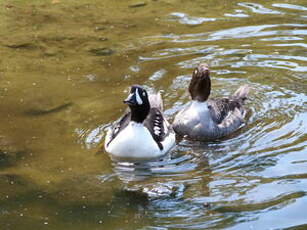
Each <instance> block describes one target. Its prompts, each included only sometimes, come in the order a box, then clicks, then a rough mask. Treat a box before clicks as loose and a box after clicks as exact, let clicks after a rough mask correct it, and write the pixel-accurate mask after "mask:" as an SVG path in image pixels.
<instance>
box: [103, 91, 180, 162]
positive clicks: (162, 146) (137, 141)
mask: <svg viewBox="0 0 307 230" xmlns="http://www.w3.org/2000/svg"><path fill="white" fill-rule="evenodd" d="M124 103H125V104H127V105H128V106H129V109H128V110H127V111H126V112H125V113H124V115H123V116H122V117H121V118H119V119H118V120H117V121H115V122H114V123H113V125H112V126H111V128H110V129H109V130H108V132H107V135H106V139H105V150H106V151H107V152H108V153H110V154H111V156H113V157H115V158H117V159H118V158H119V159H135V160H145V159H152V158H156V157H160V156H163V155H164V154H166V153H167V152H168V151H169V150H170V149H171V148H172V147H173V146H174V145H175V133H174V130H173V129H172V127H171V126H170V125H169V123H168V122H167V120H166V119H165V118H164V117H163V114H162V107H163V104H162V98H161V95H160V94H159V93H157V94H152V95H148V94H147V92H146V90H145V89H144V88H142V87H141V86H138V85H134V86H132V87H131V89H130V94H129V96H128V97H127V99H126V100H124Z"/></svg>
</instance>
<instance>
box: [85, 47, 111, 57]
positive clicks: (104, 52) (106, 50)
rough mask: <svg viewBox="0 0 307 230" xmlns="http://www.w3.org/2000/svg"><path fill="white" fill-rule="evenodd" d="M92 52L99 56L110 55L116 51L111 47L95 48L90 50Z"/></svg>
mask: <svg viewBox="0 0 307 230" xmlns="http://www.w3.org/2000/svg"><path fill="white" fill-rule="evenodd" d="M89 51H90V52H91V53H92V54H95V55H97V56H109V55H112V54H113V53H114V51H113V50H112V49H110V48H106V47H103V48H94V49H90V50H89Z"/></svg>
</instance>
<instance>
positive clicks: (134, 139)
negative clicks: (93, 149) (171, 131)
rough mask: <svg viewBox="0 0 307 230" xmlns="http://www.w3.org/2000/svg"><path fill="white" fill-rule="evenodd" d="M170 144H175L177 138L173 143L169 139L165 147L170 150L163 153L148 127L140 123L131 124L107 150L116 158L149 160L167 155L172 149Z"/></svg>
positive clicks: (164, 150) (165, 149)
mask: <svg viewBox="0 0 307 230" xmlns="http://www.w3.org/2000/svg"><path fill="white" fill-rule="evenodd" d="M170 142H173V143H175V136H174V139H173V141H172V140H169V139H168V140H167V143H165V144H166V145H167V146H165V147H167V148H168V149H167V148H164V149H163V151H161V150H160V149H159V147H158V145H157V143H156V142H155V140H154V139H153V138H152V136H151V134H150V132H149V130H148V129H147V128H146V127H144V126H143V125H142V124H139V123H135V122H130V123H129V124H128V126H127V127H126V128H125V129H123V130H122V131H121V132H120V133H119V134H118V135H117V136H116V137H115V139H114V140H112V141H111V143H110V144H109V145H108V146H105V148H106V151H107V152H108V153H110V154H111V155H114V156H115V157H119V158H141V159H143V158H144V159H146V158H147V159H148V158H155V157H159V156H162V155H163V154H165V153H166V151H168V150H169V149H170V148H171V147H172V145H170ZM162 144H163V143H162Z"/></svg>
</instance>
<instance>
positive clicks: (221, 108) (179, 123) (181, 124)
mask: <svg viewBox="0 0 307 230" xmlns="http://www.w3.org/2000/svg"><path fill="white" fill-rule="evenodd" d="M210 90H211V80H210V76H209V68H208V66H207V64H200V65H199V66H198V67H197V68H195V70H194V72H193V74H192V79H191V82H190V85H189V92H190V95H191V97H192V102H190V103H189V104H188V105H186V106H185V108H184V109H182V110H181V111H180V112H179V113H178V114H177V115H176V117H175V119H174V123H173V128H174V130H175V132H176V133H177V134H179V135H181V136H186V137H188V138H190V139H194V140H213V139H216V138H220V137H223V136H226V135H228V134H230V133H232V132H234V131H235V130H237V129H238V128H239V127H240V126H241V125H242V124H243V122H244V117H245V114H246V110H245V109H244V108H243V103H244V101H245V99H246V98H247V94H248V92H249V87H248V86H247V85H244V86H241V87H240V88H239V89H238V90H237V91H236V92H235V93H234V94H233V95H232V96H230V97H228V98H219V99H209V100H208V97H209V95H210Z"/></svg>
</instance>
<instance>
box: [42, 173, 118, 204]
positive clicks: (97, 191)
mask: <svg viewBox="0 0 307 230" xmlns="http://www.w3.org/2000/svg"><path fill="white" fill-rule="evenodd" d="M118 187H119V185H118V183H117V181H116V180H113V179H111V178H107V179H101V178H99V177H96V176H90V175H84V176H73V177H69V178H66V179H64V180H62V181H60V182H59V183H55V184H52V186H51V187H50V188H46V191H47V193H48V195H49V196H50V197H52V199H54V200H55V201H57V202H58V203H61V204H62V205H77V204H81V205H82V204H86V205H99V204H105V203H107V202H110V201H111V200H112V198H113V195H114V193H116V191H118Z"/></svg>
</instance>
